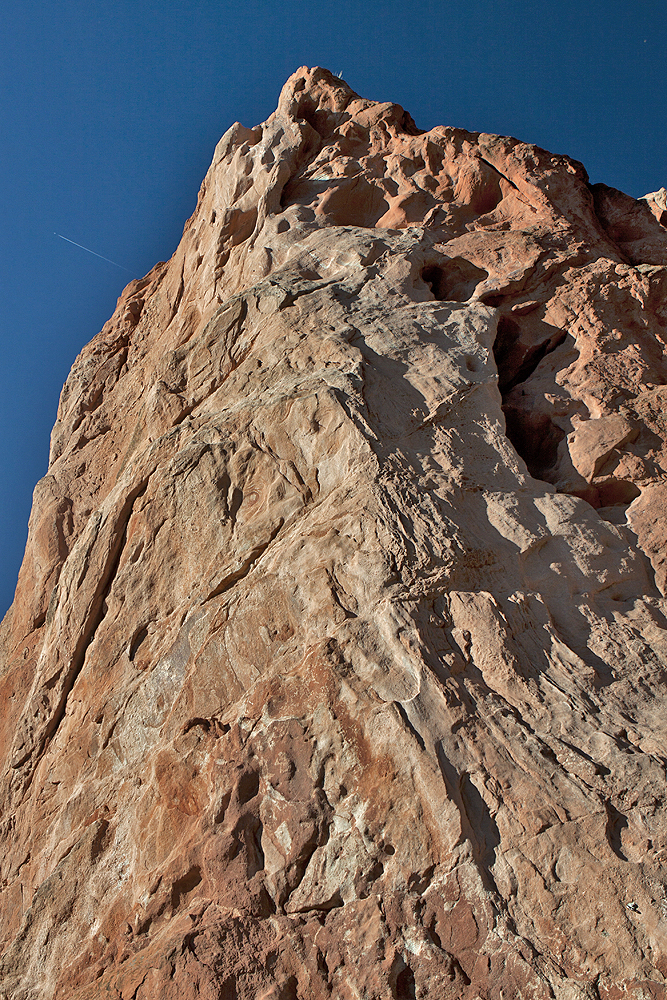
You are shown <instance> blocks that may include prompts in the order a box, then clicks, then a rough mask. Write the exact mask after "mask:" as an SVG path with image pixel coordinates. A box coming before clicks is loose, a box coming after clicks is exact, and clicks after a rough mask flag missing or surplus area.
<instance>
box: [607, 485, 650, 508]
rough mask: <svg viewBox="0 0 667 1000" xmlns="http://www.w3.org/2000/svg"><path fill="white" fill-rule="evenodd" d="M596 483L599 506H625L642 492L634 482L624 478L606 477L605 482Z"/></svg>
mask: <svg viewBox="0 0 667 1000" xmlns="http://www.w3.org/2000/svg"><path fill="white" fill-rule="evenodd" d="M596 485H597V491H598V496H599V498H600V506H601V507H616V506H617V505H621V506H624V507H627V506H628V504H631V503H632V501H633V500H636V499H637V497H638V496H641V492H642V491H641V490H640V489H639V487H637V486H635V484H634V483H629V482H627V480H625V479H607V480H606V482H604V483H598V484H596Z"/></svg>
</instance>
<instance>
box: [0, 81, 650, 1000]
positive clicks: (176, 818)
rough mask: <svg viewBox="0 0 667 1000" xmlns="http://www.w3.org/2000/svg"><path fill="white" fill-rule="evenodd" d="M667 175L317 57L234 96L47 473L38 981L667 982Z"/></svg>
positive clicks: (23, 880)
mask: <svg viewBox="0 0 667 1000" xmlns="http://www.w3.org/2000/svg"><path fill="white" fill-rule="evenodd" d="M663 202H664V199H663ZM656 205H659V199H656V196H655V195H652V196H650V197H649V201H648V202H644V201H635V200H634V199H632V198H630V197H628V196H626V195H624V194H622V193H621V192H619V191H616V190H614V189H612V188H609V187H606V186H605V185H602V184H596V185H590V184H589V183H588V179H587V176H586V173H585V171H584V168H583V167H582V166H581V165H580V164H579V163H577V162H575V161H573V160H571V159H569V158H568V157H566V156H553V155H552V154H550V153H548V152H546V151H545V150H542V149H539V148H537V147H535V146H532V145H529V144H527V143H523V142H519V141H517V140H516V139H512V138H502V137H498V136H492V135H484V134H476V133H470V132H466V131H463V130H461V129H457V128H450V127H438V128H435V129H432V130H431V131H430V132H421V131H420V130H419V129H418V128H417V127H416V126H415V124H414V122H413V121H412V119H411V118H410V116H409V115H408V114H407V113H406V112H405V111H404V110H403V109H402V108H401V107H399V106H398V105H396V104H382V103H377V102H373V101H368V100H363V99H361V98H360V97H359V96H358V95H357V94H355V93H354V92H353V91H352V90H351V89H350V88H349V87H348V86H347V85H346V84H345V83H344V82H343V81H342V80H339V79H337V78H336V77H334V76H332V75H331V74H330V73H329V72H327V71H326V70H323V69H312V70H310V69H305V68H303V69H300V70H298V71H297V72H296V73H295V74H294V75H293V76H292V77H290V79H289V80H288V82H287V84H286V85H285V87H284V89H283V92H282V94H281V97H280V102H279V106H278V109H277V111H276V112H275V113H274V114H273V115H272V116H271V117H270V118H269V119H268V121H267V122H265V123H264V124H262V125H260V126H258V127H257V128H253V129H250V128H245V127H244V126H242V125H240V124H238V123H237V124H235V125H234V126H232V128H231V129H230V130H229V131H228V132H227V133H226V135H225V136H224V137H223V138H222V140H221V141H220V143H219V145H218V147H217V149H216V152H215V156H214V159H213V163H212V165H211V167H210V169H209V171H208V173H207V175H206V178H205V180H204V182H203V185H202V188H201V192H200V196H199V201H198V204H197V208H196V211H195V213H194V215H193V216H192V218H191V219H190V220H189V221H188V222H187V224H186V226H185V230H184V233H183V238H182V241H181V243H180V246H179V247H178V249H177V251H176V253H175V254H174V256H173V258H172V259H171V261H169V262H168V263H161V264H158V265H157V266H156V267H155V268H154V270H153V271H152V272H151V273H150V274H148V275H147V276H146V277H145V278H143V279H142V280H140V281H133V282H131V283H130V285H128V287H127V288H126V289H125V291H124V292H123V294H122V296H121V298H120V299H119V302H118V308H117V309H116V312H115V313H114V315H113V317H112V318H111V319H110V321H109V322H108V323H107V324H106V326H105V327H104V329H103V330H102V331H101V333H100V334H98V336H97V337H95V338H94V339H93V340H92V341H91V343H90V344H89V345H88V346H87V347H85V348H84V350H83V351H82V352H81V354H80V355H79V357H78V358H77V359H76V361H75V363H74V366H73V368H72V371H71V374H70V376H69V378H68V380H67V382H66V385H65V387H64V389H63V393H62V397H61V400H60V406H59V410H58V419H57V423H56V426H55V428H54V431H53V435H52V441H51V456H50V465H49V470H48V473H47V475H46V476H45V477H44V479H42V480H41V482H40V483H39V484H38V485H37V488H36V490H35V498H34V506H33V511H32V515H31V519H30V531H29V540H28V545H27V549H26V554H25V558H24V562H23V566H22V568H21V573H20V577H19V583H18V587H17V592H16V599H15V602H14V604H13V606H12V608H11V609H10V611H9V612H8V614H7V616H6V618H5V620H4V622H3V625H2V630H1V632H0V650H1V653H2V662H1V665H0V671H1V672H0V698H1V700H2V707H3V708H2V718H1V722H0V725H1V727H2V728H1V730H0V762H1V770H2V798H1V802H2V806H1V811H0V824H1V837H2V844H3V850H2V858H1V867H0V887H1V889H2V891H1V892H0V951H1V952H2V958H1V959H0V997H3V998H6V1000H9V998H11V1000H47V998H52V997H53V998H57V1000H65V998H67V1000H98V998H100V1000H101V998H113V1000H157V998H160V1000H176V998H178V1000H195V998H204V1000H209V998H210V1000H213V998H216V1000H251V998H252V1000H323V998H327V997H329V998H336V1000H347V998H349V1000H353V998H364V1000H385V998H394V1000H408V998H416V1000H432V998H436V997H437V998H438V1000H509V998H510V997H512V998H514V997H517V998H524V1000H528V998H530V1000H547V998H557V1000H621V998H633V1000H648V998H653V1000H658V998H663V997H665V995H666V984H667V938H666V931H667V893H666V886H667V876H666V874H665V873H666V870H667V869H666V868H665V862H666V861H667V806H666V783H665V766H666V763H667V762H666V750H665V748H666V747H667V709H666V705H665V690H666V687H665V679H666V675H665V668H666V665H667V631H666V625H667V620H666V618H665V614H666V606H665V596H664V595H665V592H666V588H667V558H666V556H665V542H666V541H667V517H666V513H667V417H666V416H665V414H666V412H667V405H666V404H667V356H666V350H667V230H666V229H665V228H664V226H663V225H662V224H661V222H664V221H665V218H664V213H663V214H662V215H660V214H659V212H657V211H656V208H655V207H656ZM663 207H664V205H663Z"/></svg>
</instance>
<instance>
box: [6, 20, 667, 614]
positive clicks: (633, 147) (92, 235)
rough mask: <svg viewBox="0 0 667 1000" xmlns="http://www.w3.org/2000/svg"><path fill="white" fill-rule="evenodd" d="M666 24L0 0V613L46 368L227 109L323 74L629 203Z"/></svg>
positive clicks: (135, 267)
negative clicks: (566, 171)
mask: <svg viewBox="0 0 667 1000" xmlns="http://www.w3.org/2000/svg"><path fill="white" fill-rule="evenodd" d="M666 28H667V5H666V4H665V3H664V0H656V2H651V0H643V2H642V0H640V2H638V3H632V4H631V3H627V2H617V0H611V2H609V0H607V2H599V0H589V2H586V3H581V0H579V2H570V0H561V2H552V3H544V2H543V3H528V2H524V0H505V2H503V0H497V2H493V3H492V2H489V0H469V2H462V0H452V2H448V0H440V2H434V0H422V2H421V3H420V4H419V5H417V6H414V7H410V6H409V5H408V4H406V3H405V2H404V0H402V2H397V0H383V2H374V0H365V2H351V0H335V2H333V0H319V2H318V3H317V4H314V5H309V4H306V3H296V2H293V0H286V2H281V0H273V2H271V3H269V2H266V0H254V2H253V0H250V2H246V3H244V2H234V3H231V2H227V0H218V2H212V0H198V2H191V3H185V2H174V0H162V2H160V3H158V2H154V0H92V2H91V0H85V2H83V0H39V2H36V0H4V3H3V5H2V10H1V12H0V46H1V51H0V56H1V57H0V93H2V103H1V105H0V116H1V122H0V137H1V138H0V157H1V163H0V202H1V207H2V226H1V227H0V255H1V261H2V270H1V279H0V280H1V289H2V299H1V301H2V309H1V311H0V317H1V319H0V407H1V413H0V428H1V433H0V468H1V469H2V473H3V474H2V477H1V479H0V614H2V613H4V611H5V610H6V608H7V607H8V606H9V604H10V602H11V600H12V597H13V591H14V587H15V585H16V577H17V573H18V567H19V565H20V561H21V557H22V553H23V548H24V546H25V539H26V530H27V520H28V514H29V510H30V503H31V493H32V489H33V487H34V485H35V483H36V481H37V480H38V479H39V478H40V477H41V476H43V475H44V474H45V472H46V463H47V455H48V440H49V433H50V429H51V426H52V424H53V422H54V419H55V413H56V407H57V402H58V395H59V393H60V389H61V387H62V383H63V381H64V380H65V378H66V376H67V372H68V370H69V368H70V366H71V364H72V362H73V360H74V358H75V357H76V355H77V353H78V352H79V351H80V350H81V348H82V347H83V345H84V344H85V343H87V342H88V341H89V340H90V339H91V338H92V337H93V336H94V335H95V334H96V333H97V331H98V330H99V329H100V328H101V326H102V325H103V324H104V322H105V321H106V320H107V319H108V317H109V316H110V315H111V313H112V311H113V309H114V306H115V302H116V298H117V297H118V295H119V294H120V292H121V290H122V288H123V287H124V285H125V284H126V282H127V281H128V280H129V279H130V278H131V277H133V276H135V277H139V276H141V275H143V274H144V273H146V272H147V271H148V270H150V268H151V267H152V266H153V265H154V264H155V262H156V261H158V260H165V259H168V258H169V257H170V256H171V254H172V253H173V251H174V250H175V248H176V246H177V244H178V241H179V238H180V235H181V232H182V229H183V224H184V222H185V220H186V219H187V217H188V216H189V215H190V214H191V212H192V211H193V209H194V206H195V203H196V198H197V191H198V189H199V185H200V183H201V180H202V178H203V176H204V173H205V171H206V168H207V167H208V164H209V161H210V159H211V156H212V153H213V149H214V147H215V144H216V142H217V140H218V139H219V137H220V136H221V135H222V133H223V132H224V131H225V130H226V129H227V128H228V127H229V126H230V125H231V124H232V123H233V122H234V121H237V120H238V121H241V122H243V124H245V125H249V126H250V125H255V124H257V123H258V122H259V121H262V120H263V119H265V118H266V117H267V116H268V115H269V114H270V113H271V112H272V111H273V109H274V108H275V105H276V102H277V98H278V94H279V92H280V88H281V86H282V84H283V83H284V81H285V79H286V78H287V77H288V76H289V74H290V73H292V72H293V71H294V70H295V69H296V68H297V67H298V66H301V65H304V64H305V65H309V66H315V65H320V66H326V67H327V68H329V69H331V70H332V71H333V72H334V73H339V72H342V74H343V77H344V78H345V80H346V81H347V82H348V83H349V84H350V86H351V87H353V88H354V89H355V90H356V91H357V92H358V93H360V94H361V95H362V96H364V97H368V98H372V99H376V100H381V101H395V102H397V103H399V104H401V105H403V107H405V108H406V109H407V110H408V111H410V113H411V114H412V116H413V118H414V119H415V121H416V123H417V125H418V126H419V127H421V128H430V127H432V126H434V125H438V124H448V125H455V126H461V127H463V128H467V129H470V130H471V131H480V132H493V133H500V134H504V135H515V136H517V137H518V138H520V139H524V140H526V141H529V142H534V143H537V144H538V145H540V146H544V147H546V148H547V149H549V150H551V151H552V152H557V153H568V154H569V155H571V156H573V157H574V158H576V159H578V160H581V161H582V162H583V163H584V165H585V166H586V168H587V170H588V173H589V175H590V177H591V180H592V181H605V182H606V183H607V184H611V185H613V186H615V187H619V188H621V189H622V190H624V191H626V192H627V193H629V194H631V195H633V196H635V197H638V196H640V195H642V194H645V193H646V192H647V191H653V190H656V189H657V188H659V187H662V186H663V185H667V145H666V144H665V121H666V120H667V114H666V112H667V87H666V86H665V83H666V71H665V65H666V62H665V57H664V39H665V34H666ZM56 232H57V233H61V234H62V235H63V236H65V237H67V238H68V239H70V240H74V241H76V242H78V243H81V244H83V245H85V246H86V247H90V248H91V249H92V250H94V251H95V252H96V253H98V254H101V255H102V256H104V257H108V258H110V259H111V260H113V261H116V262H117V263H118V264H120V265H122V267H124V268H127V270H126V271H124V270H122V269H121V268H120V267H116V266H114V265H113V264H110V263H107V262H106V261H103V260H101V259H99V258H97V257H94V256H92V255H91V254H88V253H85V252H84V251H83V250H80V249H78V248H77V247H75V246H73V245H71V244H69V243H66V242H65V241H64V240H61V239H58V237H56V236H55V235H54V233H56Z"/></svg>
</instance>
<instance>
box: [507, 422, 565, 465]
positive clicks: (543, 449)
mask: <svg viewBox="0 0 667 1000" xmlns="http://www.w3.org/2000/svg"><path fill="white" fill-rule="evenodd" d="M503 412H504V414H505V426H506V430H507V437H508V438H509V439H510V441H511V442H512V444H513V445H514V447H515V448H516V450H517V452H518V453H519V455H521V458H522V459H523V460H524V462H525V463H526V465H527V466H528V471H529V472H530V474H531V476H532V477H533V479H543V480H545V481H546V482H548V481H549V480H548V478H547V477H548V474H549V470H550V469H553V467H554V466H555V465H556V462H557V461H558V446H559V444H560V443H561V441H562V440H563V438H564V437H565V432H564V431H562V430H561V429H560V427H556V425H555V424H554V423H552V421H551V419H550V418H549V417H548V416H547V414H545V413H533V412H529V411H525V410H519V409H515V408H514V407H513V406H508V405H505V406H503Z"/></svg>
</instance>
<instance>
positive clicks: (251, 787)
mask: <svg viewBox="0 0 667 1000" xmlns="http://www.w3.org/2000/svg"><path fill="white" fill-rule="evenodd" d="M238 790H239V802H240V803H241V805H245V803H246V802H250V800H251V799H254V798H255V796H256V795H257V792H258V791H259V774H258V773H257V771H247V772H246V773H245V774H244V775H242V777H241V780H240V781H239V789H238Z"/></svg>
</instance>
